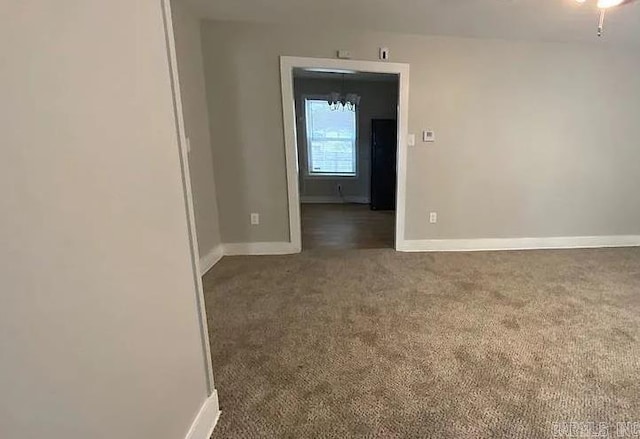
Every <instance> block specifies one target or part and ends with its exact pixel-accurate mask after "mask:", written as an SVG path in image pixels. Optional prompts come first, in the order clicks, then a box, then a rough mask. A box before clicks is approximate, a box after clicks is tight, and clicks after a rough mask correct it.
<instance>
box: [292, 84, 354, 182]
mask: <svg viewBox="0 0 640 439" xmlns="http://www.w3.org/2000/svg"><path fill="white" fill-rule="evenodd" d="M328 97H329V96H328V95H321V94H305V95H302V108H303V115H304V116H303V120H304V123H303V124H302V126H303V130H304V134H303V139H302V140H303V141H304V159H305V160H304V163H305V166H304V167H305V169H304V174H303V175H304V177H305V179H309V180H316V179H317V180H338V179H341V180H342V179H345V180H354V179H357V178H358V177H359V175H360V166H359V160H360V151H359V149H360V148H359V146H360V130H359V129H358V126H359V122H360V109H359V108H358V107H356V110H355V119H356V120H355V132H356V138H355V141H354V145H353V146H354V154H353V156H354V157H353V160H354V169H355V173H354V174H326V173H325V174H323V173H315V172H311V168H310V164H311V163H310V153H309V135H308V132H309V125H308V120H307V101H308V100H312V101H322V100H325V101H326V100H327V99H328ZM327 105H329V104H328V103H327Z"/></svg>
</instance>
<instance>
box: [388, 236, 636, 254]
mask: <svg viewBox="0 0 640 439" xmlns="http://www.w3.org/2000/svg"><path fill="white" fill-rule="evenodd" d="M638 246H640V235H614V236H570V237H556V238H495V239H421V240H405V241H402V242H400V243H398V246H397V250H398V251H403V252H461V251H494V250H545V249H571V248H600V247H638Z"/></svg>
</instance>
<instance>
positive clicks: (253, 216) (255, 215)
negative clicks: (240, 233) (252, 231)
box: [251, 213, 260, 226]
mask: <svg viewBox="0 0 640 439" xmlns="http://www.w3.org/2000/svg"><path fill="white" fill-rule="evenodd" d="M258 224H260V214H259V213H252V214H251V225H252V226H257V225H258Z"/></svg>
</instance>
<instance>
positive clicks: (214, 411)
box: [185, 390, 220, 439]
mask: <svg viewBox="0 0 640 439" xmlns="http://www.w3.org/2000/svg"><path fill="white" fill-rule="evenodd" d="M218 418H220V406H219V405H218V392H217V391H216V390H214V391H213V394H212V395H211V396H210V397H208V398H207V400H206V401H205V402H204V404H202V407H200V411H199V412H198V415H197V416H196V419H195V420H194V421H193V423H192V424H191V427H190V428H189V432H188V433H187V435H186V436H185V439H209V438H210V437H211V434H212V433H213V429H214V428H215V426H216V423H217V422H218Z"/></svg>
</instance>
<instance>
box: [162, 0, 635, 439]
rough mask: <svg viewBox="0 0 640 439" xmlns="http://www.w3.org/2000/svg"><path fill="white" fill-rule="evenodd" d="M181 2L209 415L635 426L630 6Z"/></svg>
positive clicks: (335, 432)
mask: <svg viewBox="0 0 640 439" xmlns="http://www.w3.org/2000/svg"><path fill="white" fill-rule="evenodd" d="M175 3H176V5H175V8H174V9H176V10H177V11H178V12H181V13H183V14H184V16H185V17H189V18H188V20H186V19H185V20H182V21H181V22H176V29H177V32H176V34H177V42H178V45H177V47H178V59H179V61H180V62H179V68H180V69H179V70H180V74H181V87H182V88H183V89H184V90H183V93H182V94H183V96H184V98H185V107H186V109H185V122H186V125H187V131H188V132H187V135H188V136H190V138H192V139H194V140H192V141H191V155H192V156H193V157H195V156H196V155H199V156H200V157H202V158H204V160H202V161H201V160H200V159H197V160H196V163H193V164H192V166H191V167H192V170H193V174H196V175H194V176H193V177H192V180H194V185H193V186H194V196H195V199H194V202H195V208H196V220H198V219H199V218H200V219H199V222H198V223H197V226H198V228H197V230H198V234H199V235H200V234H203V235H204V236H205V237H208V236H211V235H215V236H216V240H215V242H214V243H211V242H210V241H208V243H207V245H206V246H201V253H200V255H201V260H200V262H201V264H200V265H201V272H202V273H203V274H204V277H203V282H204V296H205V302H206V312H207V316H208V323H209V329H210V339H211V352H212V362H213V370H214V376H215V378H216V389H217V390H218V392H219V395H220V407H221V411H222V415H221V417H220V420H219V422H218V424H217V426H216V428H215V430H214V433H213V437H214V438H247V437H255V438H258V437H297V438H302V437H309V438H312V437H339V438H346V437H376V438H388V437H437V438H456V439H457V438H489V437H500V438H549V437H578V436H575V434H583V433H584V434H590V435H595V434H604V433H603V432H605V433H606V434H609V435H610V436H599V437H618V436H615V435H616V434H620V435H622V436H619V437H631V436H625V435H629V434H632V433H633V431H634V430H629V429H633V428H634V427H633V426H634V425H636V424H634V422H636V423H637V422H638V421H640V384H639V383H640V372H639V371H640V367H639V363H638V362H639V361H640V360H639V359H640V249H639V248H638V246H640V197H637V196H636V192H637V189H638V188H640V172H638V163H640V147H639V143H638V140H637V139H638V138H640V124H639V123H638V120H640V76H639V75H638V72H639V71H640V55H639V54H640V51H639V50H638V49H639V48H640V33H639V32H640V26H638V24H640V21H639V20H640V4H638V3H635V2H629V3H628V4H626V3H625V4H623V5H619V6H617V7H616V6H611V7H605V5H603V4H601V5H600V7H599V6H598V3H597V1H595V0H594V1H586V2H577V1H575V0H546V1H543V2H539V1H527V0H525V1H518V2H504V1H497V0H482V1H471V2H462V3H460V2H436V1H424V2H421V3H420V4H417V3H415V2H409V1H400V2H388V3H375V4H370V3H367V4H366V5H365V3H364V2H359V1H356V2H349V4H348V5H347V4H345V3H343V2H338V1H333V0H330V1H326V2H322V3H318V4H315V5H313V6H312V5H310V4H308V3H304V2H293V1H290V0H278V1H275V2H272V5H271V6H270V7H269V8H265V7H262V6H261V5H260V4H259V2H257V1H247V2H244V3H243V5H244V6H243V7H240V6H238V5H237V4H236V3H235V2H232V1H218V2H215V3H214V2H208V1H205V0H191V1H188V0H184V1H176V2H175ZM336 10H339V11H341V13H340V14H338V15H337V16H336V15H335V14H334V11H336ZM285 11H286V13H285ZM174 13H175V11H174ZM285 16H286V17H299V18H300V21H297V22H296V21H295V20H294V23H292V22H291V20H289V19H288V18H287V19H286V20H285V18H284V17H285ZM310 16H313V17H314V21H317V23H313V24H312V23H309V24H308V25H304V26H303V25H301V23H307V21H306V20H305V17H306V18H308V17H310ZM600 18H602V21H601V22H600V23H599V21H598V20H599V19H600ZM594 24H595V25H594ZM599 24H600V26H601V27H600V26H598V25H599ZM181 36H182V38H181ZM187 37H188V38H187ZM183 71H184V72H185V73H184V75H183ZM189 107H192V108H193V109H192V110H190V114H187V113H188V111H189V110H188V108H189ZM204 119H206V120H204ZM190 124H191V125H192V129H191V133H189V131H190V130H189V125H190ZM198 175H200V177H198ZM196 178H199V180H198V181H196V180H195V179H196ZM209 180H212V181H209ZM212 205H215V208H210V211H214V210H215V212H216V216H215V220H214V221H212V220H211V219H208V217H207V216H206V215H208V214H206V212H203V213H202V214H201V216H200V217H199V216H198V210H199V209H204V208H205V206H209V207H211V206H212ZM201 230H202V231H201ZM205 239H208V238H205ZM205 273H206V274H205ZM596 428H598V429H600V430H596ZM627 428H629V429H627ZM625 429H627V430H625ZM633 434H637V431H636V433H633ZM584 437H595V436H584Z"/></svg>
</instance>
